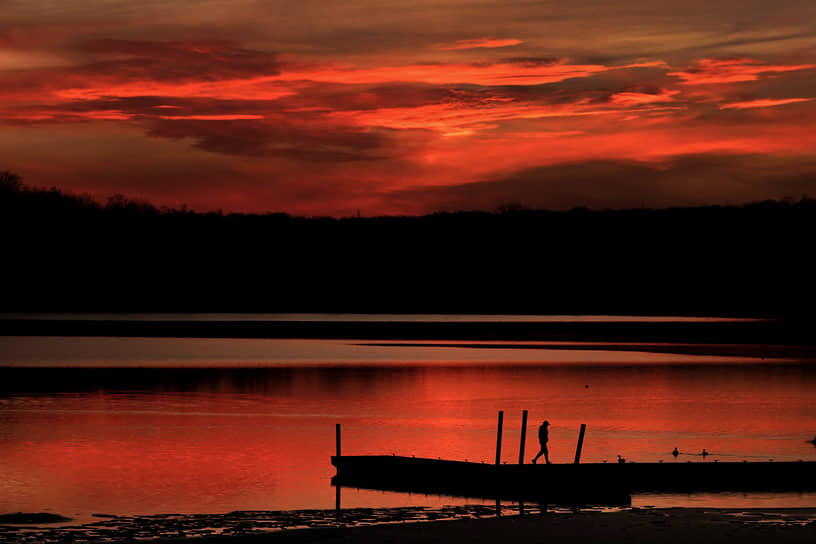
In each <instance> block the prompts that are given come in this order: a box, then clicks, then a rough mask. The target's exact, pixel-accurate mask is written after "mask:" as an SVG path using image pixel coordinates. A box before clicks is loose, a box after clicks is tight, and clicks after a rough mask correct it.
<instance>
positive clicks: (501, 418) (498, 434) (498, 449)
mask: <svg viewBox="0 0 816 544" xmlns="http://www.w3.org/2000/svg"><path fill="white" fill-rule="evenodd" d="M503 422H504V411H503V410H499V429H498V431H496V464H497V465H500V464H501V438H502V423H503Z"/></svg>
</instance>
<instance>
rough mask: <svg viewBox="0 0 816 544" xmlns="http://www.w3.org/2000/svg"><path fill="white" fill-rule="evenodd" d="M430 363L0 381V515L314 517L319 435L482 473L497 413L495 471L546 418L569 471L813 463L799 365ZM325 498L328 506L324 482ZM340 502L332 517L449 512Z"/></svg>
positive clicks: (58, 373) (87, 373) (321, 494)
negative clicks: (355, 510)
mask: <svg viewBox="0 0 816 544" xmlns="http://www.w3.org/2000/svg"><path fill="white" fill-rule="evenodd" d="M444 353H450V352H449V351H446V352H444ZM640 355H642V354H640ZM640 355H639V356H640ZM525 356H529V354H525ZM617 356H618V357H621V358H623V359H625V357H626V356H627V354H626V353H619V354H617ZM687 358H688V359H689V361H693V360H694V358H693V357H691V356H688V357H687ZM445 363H446V361H445V360H441V359H440V360H439V361H438V364H435V365H434V364H425V365H424V366H405V367H402V366H393V365H392V366H369V367H333V368H315V367H286V368H281V367H275V368H257V367H256V368H186V369H170V368H94V369H77V368H73V369H49V370H47V371H44V370H41V369H26V368H16V369H13V370H9V369H5V370H2V372H3V373H4V376H3V378H4V379H3V380H2V381H3V382H4V385H3V389H2V391H0V442H2V444H3V447H2V448H1V449H0V511H43V510H45V509H53V511H56V512H60V513H65V514H69V515H75V514H89V513H92V512H103V513H109V514H133V513H139V514H150V513H166V512H202V513H206V512H227V511H232V510H279V509H296V508H331V507H332V501H331V499H332V497H331V486H330V479H331V476H332V475H333V473H334V470H333V467H332V466H331V464H330V461H329V458H330V456H331V455H332V453H333V452H334V451H335V447H336V444H332V441H333V440H334V439H336V437H335V436H332V435H333V433H332V428H333V427H334V426H335V424H336V423H338V422H341V423H342V425H343V444H342V447H343V453H344V454H347V455H369V454H371V455H376V454H379V455H381V454H386V455H389V454H392V453H394V454H396V455H405V456H411V455H415V456H417V457H431V458H437V457H442V458H448V459H458V460H464V459H469V460H471V461H476V462H478V461H482V460H483V461H485V462H487V463H490V462H492V461H493V457H494V455H495V438H496V436H495V433H496V420H495V418H496V413H497V411H498V410H503V411H504V413H505V417H506V418H508V425H507V426H506V428H505V435H504V448H503V450H502V454H501V462H507V463H515V462H517V460H518V454H519V451H518V449H519V446H518V444H519V439H520V434H521V433H520V431H521V430H520V429H519V428H518V424H517V422H518V421H520V420H521V416H522V410H528V411H529V414H530V425H533V426H534V427H533V428H531V429H528V430H527V433H528V434H529V433H535V430H536V429H535V426H537V424H538V422H539V421H540V420H542V419H545V418H546V419H548V420H549V421H550V422H551V427H550V452H551V457H552V460H553V462H555V463H569V462H572V461H573V454H574V451H575V446H576V444H575V437H576V431H577V430H578V429H579V427H580V424H581V423H586V424H587V428H588V429H589V430H588V432H587V435H586V439H585V442H584V444H583V451H582V454H581V461H582V462H603V461H606V460H610V461H614V460H615V459H616V455H617V454H622V455H623V456H624V457H626V458H627V460H629V461H641V462H646V461H652V462H657V461H660V460H663V461H664V462H686V461H688V460H693V461H700V462H702V461H703V458H700V457H698V456H696V453H698V452H701V451H702V450H703V449H704V448H705V449H706V450H707V451H709V452H711V455H710V456H709V457H708V460H707V461H706V462H713V461H714V460H723V461H725V460H741V459H748V460H767V459H775V460H796V459H805V460H813V459H815V458H816V454H815V453H814V452H816V450H815V449H814V448H813V446H812V445H811V444H809V443H807V440H808V439H809V438H811V437H812V436H813V433H814V429H816V420H814V413H816V410H814V408H816V406H814V401H813V400H812V399H813V398H814V396H813V392H814V390H816V389H815V388H814V386H816V373H814V371H813V370H812V369H811V367H809V366H807V365H800V364H790V365H772V366H766V365H760V364H754V365H743V364H700V365H691V364H690V365H648V364H643V363H642V362H641V363H640V364H638V365H637V366H631V365H626V364H625V361H622V362H621V364H619V365H606V366H589V365H569V364H562V365H545V366H535V365H530V364H526V365H525V366H517V365H509V366H501V365H495V364H493V365H463V364H461V362H459V364H458V365H456V366H448V365H446V364H445ZM44 372H45V373H47V376H48V379H47V380H46V381H43V380H42V377H43V376H44V375H46V374H44ZM587 386H588V387H587ZM510 422H512V424H510ZM675 447H677V448H678V449H679V451H680V452H681V455H680V457H679V459H678V460H676V461H675V459H674V458H673V456H672V455H671V452H672V450H673V448H675ZM527 461H528V462H529V459H528V460H527ZM334 492H335V497H334V499H335V500H334V507H335V508H336V509H338V511H340V507H341V504H340V498H341V489H340V487H336V488H335V490H334ZM343 493H344V497H343V500H344V503H345V504H343V505H342V506H344V507H362V506H405V505H441V504H452V503H454V502H455V499H451V498H448V497H424V496H417V495H405V494H395V493H386V494H383V493H380V492H375V491H363V490H355V489H346V490H344V492H343ZM791 500H795V497H794V498H792V499H791ZM469 502H473V501H469ZM652 503H653V502H652ZM811 506H812V505H811ZM496 507H497V513H499V511H500V504H499V503H497V504H496ZM519 508H520V509H521V510H523V508H524V506H523V504H520V505H519Z"/></svg>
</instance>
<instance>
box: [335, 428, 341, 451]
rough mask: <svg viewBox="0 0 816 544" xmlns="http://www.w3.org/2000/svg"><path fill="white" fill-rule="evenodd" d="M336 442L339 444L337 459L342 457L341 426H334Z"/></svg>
mask: <svg viewBox="0 0 816 544" xmlns="http://www.w3.org/2000/svg"><path fill="white" fill-rule="evenodd" d="M334 435H335V441H336V442H337V457H340V424H339V423H337V424H335V426H334Z"/></svg>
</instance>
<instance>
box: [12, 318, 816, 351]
mask: <svg viewBox="0 0 816 544" xmlns="http://www.w3.org/2000/svg"><path fill="white" fill-rule="evenodd" d="M812 330H813V328H812V325H811V322H809V321H801V320H748V321H678V322H672V321H652V322H648V321H646V322H625V321H610V322H602V321H570V322H567V321H563V322H558V321H541V322H530V321H493V322H491V321H472V322H470V321H437V322H433V321H373V320H372V321H349V320H331V319H324V320H296V321H295V320H285V321H284V320H281V321H275V320H269V321H261V320H259V321H248V320H208V321H203V320H160V319H155V320H129V319H26V318H23V319H19V318H18V319H8V318H5V319H4V318H0V336H105V337H110V336H119V337H161V338H172V337H176V338H301V339H320V338H322V339H346V340H360V341H377V340H389V341H390V340H403V341H414V340H450V341H491V340H495V341H549V342H552V341H559V342H605V343H631V344H642V343H677V344H686V345H692V344H697V345H699V344H715V345H720V346H722V345H726V344H738V345H760V344H762V345H775V346H807V347H811V346H816V338H815V337H814V336H813V334H812Z"/></svg>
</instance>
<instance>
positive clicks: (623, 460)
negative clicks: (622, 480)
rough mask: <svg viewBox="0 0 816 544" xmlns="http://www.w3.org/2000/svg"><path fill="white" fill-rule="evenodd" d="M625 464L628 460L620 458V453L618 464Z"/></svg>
mask: <svg viewBox="0 0 816 544" xmlns="http://www.w3.org/2000/svg"><path fill="white" fill-rule="evenodd" d="M625 462H626V459H624V458H623V457H621V456H620V453H619V454H618V463H621V464H623V463H625Z"/></svg>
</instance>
